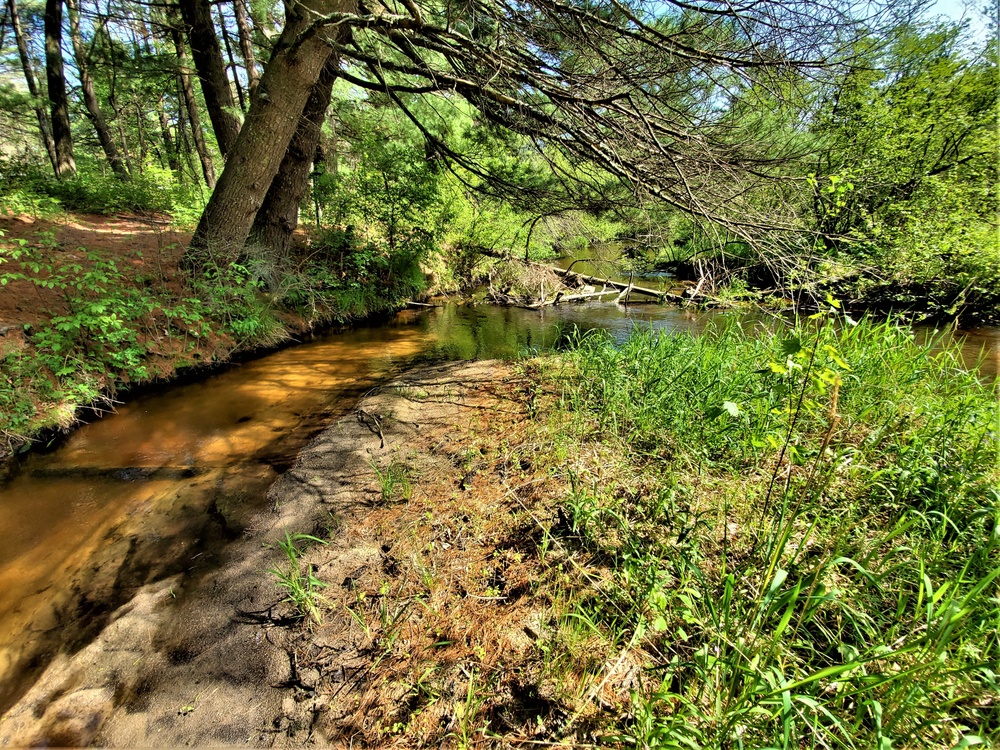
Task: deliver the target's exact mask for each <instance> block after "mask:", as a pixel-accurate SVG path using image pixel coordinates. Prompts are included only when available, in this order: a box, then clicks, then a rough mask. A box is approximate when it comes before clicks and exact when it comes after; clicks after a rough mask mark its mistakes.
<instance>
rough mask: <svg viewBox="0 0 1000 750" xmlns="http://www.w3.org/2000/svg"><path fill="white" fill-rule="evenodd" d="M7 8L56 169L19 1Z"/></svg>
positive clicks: (9, 0) (40, 127)
mask: <svg viewBox="0 0 1000 750" xmlns="http://www.w3.org/2000/svg"><path fill="white" fill-rule="evenodd" d="M7 9H8V12H9V19H10V25H11V28H13V29H14V41H15V42H16V43H17V54H18V56H19V57H20V58H21V68H22V69H23V70H24V80H25V82H26V83H27V84H28V93H29V94H31V102H32V106H33V107H34V109H35V117H36V118H37V119H38V132H39V133H40V134H41V136H42V143H43V144H44V145H45V152H46V153H47V154H48V155H49V162H50V163H51V164H52V171H53V172H55V171H56V142H55V141H54V140H53V139H52V128H50V127H49V116H48V115H47V114H46V113H45V107H44V105H43V104H42V97H41V95H40V94H39V91H38V81H37V80H36V79H35V66H34V65H33V64H32V62H31V55H30V54H28V40H27V38H25V36H24V31H23V29H22V28H21V19H20V18H19V17H18V14H17V1H16V0H7Z"/></svg>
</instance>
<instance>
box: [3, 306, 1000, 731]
mask: <svg viewBox="0 0 1000 750" xmlns="http://www.w3.org/2000/svg"><path fill="white" fill-rule="evenodd" d="M832 322H833V321H832V320H828V319H825V318H824V319H822V320H817V321H813V322H812V323H808V324H803V325H802V326H800V327H799V328H798V329H796V330H794V331H786V332H784V333H782V334H781V335H773V334H772V335H769V334H766V333H762V332H760V331H758V332H757V333H756V335H752V336H751V335H748V334H747V333H746V332H744V331H743V330H741V329H740V328H729V329H727V330H726V331H716V332H714V333H709V334H708V335H706V336H703V337H701V338H694V337H690V336H687V335H681V336H664V337H658V336H653V335H640V334H636V335H633V337H632V338H631V339H629V341H628V342H627V343H626V344H625V345H623V346H611V345H610V344H609V343H608V342H607V341H606V340H604V339H602V338H601V337H600V336H587V337H585V338H583V339H582V340H579V341H577V342H575V345H574V347H573V349H572V350H571V351H570V352H568V353H566V354H563V355H560V356H558V357H547V358H541V359H536V360H530V361H526V362H522V363H519V364H518V363H515V364H509V363H508V364H503V363H497V362H480V363H471V364H449V365H438V366H430V367H423V368H420V369H418V370H414V371H410V372H407V373H405V374H404V375H403V376H401V377H398V378H397V379H395V380H394V381H393V382H391V383H390V384H388V385H385V386H382V387H380V388H379V389H377V390H376V391H374V392H372V393H370V394H369V395H368V396H367V397H366V398H365V399H364V400H362V401H361V402H360V403H358V404H357V406H356V407H355V408H354V409H353V410H352V411H351V412H350V413H349V414H347V415H345V416H344V417H343V418H341V419H340V420H339V421H338V422H337V423H336V424H335V425H333V426H331V427H330V428H329V429H327V430H326V431H325V432H324V433H322V434H321V435H320V437H318V438H317V439H316V440H315V441H314V442H313V443H312V444H311V445H310V446H309V447H308V448H307V449H306V450H304V451H303V453H302V454H301V456H300V459H299V461H298V462H297V464H296V466H295V467H294V468H293V469H292V470H291V471H289V472H287V473H285V474H284V475H283V476H281V478H280V479H278V481H277V483H275V484H274V485H273V486H272V487H271V489H270V490H269V492H268V505H269V507H268V508H267V509H260V510H258V511H255V512H253V513H250V512H249V511H248V510H245V511H244V512H243V514H242V515H241V513H240V512H239V511H233V510H232V507H233V506H231V505H229V504H227V503H225V502H222V501H223V500H224V493H223V495H222V496H220V499H217V501H216V502H217V505H218V507H219V508H222V509H225V508H229V510H228V511H226V510H223V512H224V513H228V514H229V515H228V516H227V523H228V524H229V526H230V528H231V530H232V531H233V532H234V534H235V536H234V537H233V538H231V540H230V541H229V542H228V543H225V544H222V543H220V545H219V546H218V547H216V548H215V549H213V550H212V552H213V554H215V555H216V556H217V558H218V563H219V564H218V565H217V566H214V567H212V568H205V569H200V570H199V571H198V572H197V573H196V574H195V575H189V577H188V578H187V579H186V582H183V581H184V579H181V578H177V579H175V578H171V577H164V578H162V579H159V580H157V581H155V582H153V583H151V584H149V585H147V586H146V587H144V588H143V589H142V590H141V591H140V593H139V594H138V596H137V597H136V598H135V599H134V600H133V601H132V602H131V603H130V604H128V605H126V606H125V607H122V608H121V609H119V610H118V611H117V612H116V613H114V614H113V615H112V616H111V618H110V624H109V625H108V626H107V627H106V628H105V629H104V631H103V632H102V633H101V634H100V635H99V636H98V637H97V638H96V639H95V640H94V641H93V642H92V643H90V645H87V646H85V647H83V648H81V649H80V650H79V651H78V652H77V653H76V654H75V655H73V654H71V653H65V654H64V655H63V656H61V657H59V659H58V660H57V661H56V662H53V664H52V665H51V666H50V667H49V669H48V670H47V671H46V673H45V675H44V676H43V677H42V679H41V680H40V681H39V682H38V683H37V684H36V685H35V687H34V688H33V689H32V690H31V691H30V692H29V693H28V694H27V695H26V696H25V697H24V698H23V699H22V700H21V701H20V702H19V703H18V705H17V706H16V707H15V708H14V709H13V710H12V711H11V712H9V714H8V715H7V718H6V720H5V721H4V722H3V723H2V724H0V732H2V733H3V737H4V738H5V739H7V740H8V741H9V742H21V743H28V742H32V743H37V742H40V741H42V740H50V741H51V742H57V741H58V742H64V743H65V744H70V743H69V740H72V741H73V742H84V741H85V742H90V743H94V744H101V745H109V746H116V745H150V744H157V745H178V744H185V743H188V742H192V741H193V742H197V743H199V744H206V743H207V744H218V745H221V744H252V745H280V746H292V745H294V746H301V745H302V744H304V743H305V742H310V743H314V744H318V745H343V744H346V743H351V742H353V743H355V744H365V745H367V746H380V747H389V746H393V747H401V746H402V747H410V746H413V747H416V746H426V745H427V744H444V745H446V746H449V745H453V746H465V747H468V746H471V745H475V744H480V743H482V744H500V745H506V746H514V745H522V744H535V743H539V742H542V743H550V742H563V743H570V744H574V745H589V744H608V743H610V744H629V745H632V744H635V745H640V746H644V745H649V744H653V743H654V742H660V743H663V742H669V741H673V742H679V741H683V742H685V743H686V744H688V745H692V744H693V745H695V746H704V747H718V746H721V745H723V744H726V743H727V742H734V741H735V740H736V739H742V740H743V741H744V742H745V743H746V744H747V745H754V746H757V745H761V746H764V745H766V746H783V747H794V746H798V745H799V744H800V743H801V742H803V741H805V739H806V738H809V737H817V736H818V737H821V738H823V741H824V742H826V743H828V744H831V745H832V746H838V744H840V745H847V744H851V743H853V744H854V745H856V746H871V745H872V744H873V743H875V742H876V740H877V738H878V737H882V738H883V739H884V740H886V741H889V742H892V743H893V744H895V745H898V746H923V747H942V748H944V747H949V748H950V747H955V746H956V745H960V744H962V743H965V746H969V745H970V744H976V741H977V739H978V740H983V741H989V740H990V738H991V737H995V736H996V735H997V734H998V732H1000V725H998V724H997V723H996V722H997V718H996V717H997V714H996V706H997V705H998V701H1000V693H998V692H997V686H996V684H995V681H992V682H991V674H992V673H991V667H990V665H991V664H995V662H996V658H997V653H996V649H997V643H996V638H995V634H996V629H997V624H998V622H1000V610H998V609H997V602H996V597H995V593H994V592H995V589H996V582H997V580H1000V556H998V552H1000V516H998V505H997V503H998V498H997V496H996V490H995V488H996V486H997V482H998V479H1000V477H998V476H997V470H998V468H997V467H998V464H997V461H996V459H997V454H996V443H997V421H996V420H997V416H998V415H997V411H996V391H995V386H994V387H993V390H990V387H987V386H984V385H983V384H982V383H981V382H979V381H978V380H976V378H975V377H974V376H973V375H969V374H967V373H965V372H964V370H963V369H962V367H961V365H960V361H959V359H958V355H957V353H956V352H954V351H952V350H946V351H945V352H944V353H942V354H934V353H933V352H932V351H931V350H930V349H929V348H927V347H921V346H919V345H917V344H915V343H914V341H913V339H912V337H911V336H910V335H909V333H908V331H906V330H905V329H897V328H896V327H895V326H892V325H875V324H870V323H862V324H860V325H858V326H853V327H852V326H844V327H841V326H834V325H832ZM222 717H225V718H224V719H223V718H222ZM0 741H2V740H0ZM883 744H884V743H883Z"/></svg>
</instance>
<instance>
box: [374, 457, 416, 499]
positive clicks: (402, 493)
mask: <svg viewBox="0 0 1000 750" xmlns="http://www.w3.org/2000/svg"><path fill="white" fill-rule="evenodd" d="M368 465H369V466H370V467H371V469H372V471H373V472H374V473H375V479H376V480H377V482H378V488H379V496H380V497H381V498H382V501H383V502H386V503H391V502H393V501H394V500H404V501H405V500H409V499H410V496H411V495H412V494H413V486H412V484H411V483H410V471H409V468H408V467H407V465H406V464H405V463H404V462H402V461H400V460H399V459H393V460H392V461H390V462H389V463H388V464H387V465H385V466H381V465H380V464H379V462H378V461H377V460H376V459H375V457H374V456H370V457H369V459H368Z"/></svg>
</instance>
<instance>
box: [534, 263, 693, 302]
mask: <svg viewBox="0 0 1000 750" xmlns="http://www.w3.org/2000/svg"><path fill="white" fill-rule="evenodd" d="M539 265H541V264H539ZM542 267H543V268H545V269H548V270H549V271H552V272H553V273H554V274H556V275H557V276H562V277H563V278H575V279H578V280H579V281H581V282H583V283H585V284H591V285H593V286H597V285H604V286H610V287H614V288H615V289H617V290H618V291H620V292H625V291H627V292H629V293H630V294H633V293H634V294H644V295H646V296H648V297H656V298H657V299H669V300H672V301H674V302H686V301H687V300H685V299H684V297H682V296H681V295H679V294H673V293H672V292H661V291H660V290H658V289H648V288H646V287H642V286H635V285H633V284H626V283H623V282H621V281H614V280H612V279H602V278H600V277H598V276H590V275H588V274H585V273H576V272H575V271H567V270H565V269H563V268H557V267H555V266H542Z"/></svg>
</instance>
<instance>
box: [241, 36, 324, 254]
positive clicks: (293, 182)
mask: <svg viewBox="0 0 1000 750" xmlns="http://www.w3.org/2000/svg"><path fill="white" fill-rule="evenodd" d="M338 70H339V65H338V58H337V54H336V53H331V54H330V57H329V59H328V60H327V62H326V65H324V66H323V72H322V73H321V74H320V77H319V80H318V81H316V84H315V85H314V86H313V87H312V91H310V93H309V99H308V101H306V106H305V109H304V110H303V111H302V119H301V120H299V125H298V128H296V130H295V135H294V136H293V137H292V141H291V143H290V144H289V145H288V151H287V152H285V158H284V159H282V160H281V166H280V167H279V169H278V173H277V174H276V175H275V176H274V180H273V181H272V182H271V187H270V188H268V191H267V195H266V196H265V197H264V204H263V205H262V206H261V207H260V211H258V212H257V216H256V218H255V219H254V222H253V227H252V229H251V230H250V244H251V245H254V246H256V247H261V248H264V249H265V250H266V251H267V252H268V253H269V254H270V255H271V257H273V258H283V257H285V256H286V255H287V253H288V247H289V245H290V244H291V241H292V232H294V231H295V227H296V226H298V223H299V206H300V205H301V204H302V199H303V198H304V197H305V195H306V191H307V190H308V189H309V170H310V168H311V167H312V164H313V160H314V157H315V154H316V147H317V145H318V144H319V137H320V132H321V131H322V129H323V120H324V119H325V117H326V110H327V109H328V108H329V106H330V96H331V94H332V93H333V84H334V81H336V80H337V71H338Z"/></svg>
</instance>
